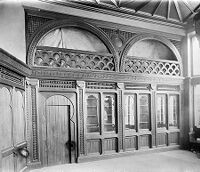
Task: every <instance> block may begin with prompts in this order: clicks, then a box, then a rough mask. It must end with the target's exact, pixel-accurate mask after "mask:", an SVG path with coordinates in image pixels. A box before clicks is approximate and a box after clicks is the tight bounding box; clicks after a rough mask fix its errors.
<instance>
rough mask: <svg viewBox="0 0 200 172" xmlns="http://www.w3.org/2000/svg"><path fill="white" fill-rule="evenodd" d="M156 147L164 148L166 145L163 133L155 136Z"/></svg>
mask: <svg viewBox="0 0 200 172" xmlns="http://www.w3.org/2000/svg"><path fill="white" fill-rule="evenodd" d="M156 139H157V145H158V146H164V145H166V143H167V142H166V134H165V133H159V134H157V138H156Z"/></svg>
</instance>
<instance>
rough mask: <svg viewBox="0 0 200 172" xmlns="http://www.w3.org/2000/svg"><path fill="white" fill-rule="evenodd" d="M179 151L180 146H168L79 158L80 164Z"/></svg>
mask: <svg viewBox="0 0 200 172" xmlns="http://www.w3.org/2000/svg"><path fill="white" fill-rule="evenodd" d="M179 149H180V145H172V146H167V147H159V148H152V149H142V150H134V151H126V152H119V153H112V154H104V155H99V156H81V157H79V158H78V163H84V162H91V161H98V160H104V159H111V158H119V157H123V156H133V155H134V156H135V155H141V154H149V153H156V152H166V151H172V150H179Z"/></svg>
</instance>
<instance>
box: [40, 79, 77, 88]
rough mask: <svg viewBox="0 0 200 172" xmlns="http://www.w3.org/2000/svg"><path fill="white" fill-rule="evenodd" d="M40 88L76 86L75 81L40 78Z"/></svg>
mask: <svg viewBox="0 0 200 172" xmlns="http://www.w3.org/2000/svg"><path fill="white" fill-rule="evenodd" d="M39 87H40V88H76V82H75V81H63V80H40V81H39Z"/></svg>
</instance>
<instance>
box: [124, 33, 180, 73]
mask: <svg viewBox="0 0 200 172" xmlns="http://www.w3.org/2000/svg"><path fill="white" fill-rule="evenodd" d="M144 40H152V41H157V42H160V43H161V44H163V45H164V46H166V47H167V48H168V49H169V50H170V51H171V52H172V54H173V55H174V57H175V60H168V59H165V60H164V61H165V62H166V63H167V65H168V64H169V63H168V61H169V62H172V63H174V64H175V65H177V66H179V68H180V72H179V76H180V75H182V59H181V56H180V53H179V52H178V50H177V48H176V47H175V46H174V45H173V44H172V43H171V42H170V41H169V40H167V39H165V38H163V37H161V36H157V35H151V34H140V35H136V36H134V37H133V38H131V39H130V40H129V41H128V42H127V44H126V45H125V46H124V49H123V51H122V52H121V55H120V57H121V58H120V71H121V72H125V61H126V58H127V56H128V52H129V50H130V49H131V48H132V47H133V46H134V45H136V44H137V43H138V42H140V41H144ZM143 51H145V49H143ZM139 58H140V57H139ZM143 59H144V60H145V57H144V58H143ZM153 60H155V61H159V60H160V59H153ZM153 60H152V61H153ZM160 61H162V60H160ZM139 73H140V72H139ZM146 73H148V74H149V73H150V72H146Z"/></svg>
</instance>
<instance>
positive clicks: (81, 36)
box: [28, 21, 118, 71]
mask: <svg viewBox="0 0 200 172" xmlns="http://www.w3.org/2000/svg"><path fill="white" fill-rule="evenodd" d="M63 23H64V24H63ZM63 23H61V21H59V22H57V23H51V22H50V23H49V24H48V25H47V26H45V27H44V28H42V29H41V30H40V31H39V32H38V34H37V35H36V36H35V37H34V38H33V40H32V43H31V45H30V47H29V52H28V63H29V65H31V66H43V67H61V68H66V69H87V70H107V71H116V70H117V68H118V67H117V66H118V65H117V64H118V62H117V58H116V54H117V53H116V52H115V49H114V47H113V45H112V43H111V41H110V40H109V39H108V38H107V36H106V35H105V34H104V33H103V32H102V31H101V30H99V29H98V28H96V27H94V26H92V25H89V24H86V23H82V22H72V21H63Z"/></svg>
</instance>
